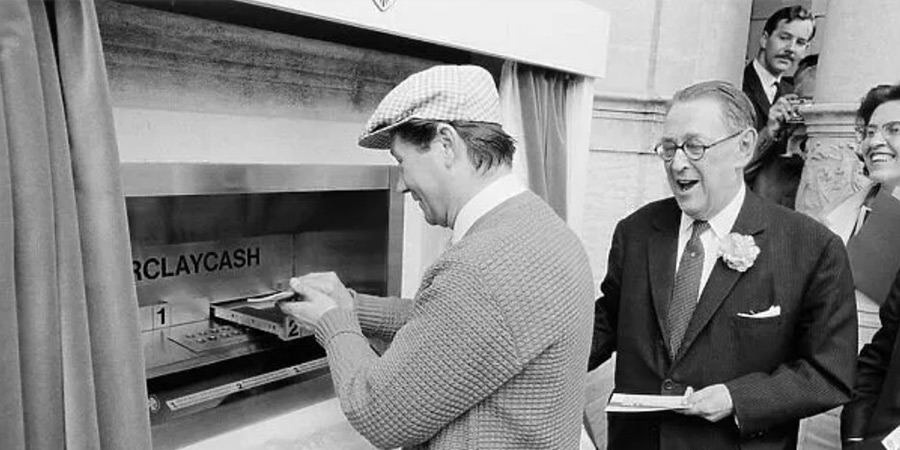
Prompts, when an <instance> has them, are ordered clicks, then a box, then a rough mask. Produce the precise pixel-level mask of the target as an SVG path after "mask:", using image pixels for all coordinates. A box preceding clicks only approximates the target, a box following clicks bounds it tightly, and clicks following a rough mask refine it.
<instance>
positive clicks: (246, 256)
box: [131, 247, 259, 281]
mask: <svg viewBox="0 0 900 450" xmlns="http://www.w3.org/2000/svg"><path fill="white" fill-rule="evenodd" d="M258 265H259V247H250V248H238V249H233V250H221V251H209V252H200V253H187V254H182V255H177V257H176V256H160V257H156V256H151V257H148V258H145V259H143V260H133V261H132V262H131V268H132V270H133V271H134V279H135V281H143V280H155V279H157V278H160V277H162V278H169V277H178V276H182V275H194V274H198V273H204V272H218V271H222V270H232V269H242V268H245V267H252V266H258Z"/></svg>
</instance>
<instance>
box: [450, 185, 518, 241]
mask: <svg viewBox="0 0 900 450" xmlns="http://www.w3.org/2000/svg"><path fill="white" fill-rule="evenodd" d="M525 190H526V189H525V186H524V185H523V184H522V182H521V181H519V179H518V178H517V177H516V175H514V174H509V175H503V176H502V177H500V178H498V179H497V180H496V181H494V182H493V183H491V184H489V185H487V187H485V188H484V189H482V190H481V192H479V193H477V194H475V196H474V197H472V198H470V199H469V201H468V202H466V204H465V205H463V207H462V209H460V210H459V214H457V215H456V221H455V222H454V224H453V236H451V238H450V243H451V244H455V243H457V242H459V240H460V239H462V238H463V236H465V235H466V232H467V231H469V228H472V225H474V224H475V222H477V221H478V219H480V218H481V217H482V216H484V215H485V214H487V213H488V212H490V210H492V209H494V208H496V207H497V206H499V205H500V204H501V203H503V202H505V201H507V200H509V199H511V198H513V197H515V196H516V195H519V194H521V193H522V192H525Z"/></svg>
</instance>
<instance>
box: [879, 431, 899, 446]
mask: <svg viewBox="0 0 900 450" xmlns="http://www.w3.org/2000/svg"><path fill="white" fill-rule="evenodd" d="M881 445H883V446H884V448H886V449H887V450H898V449H900V427H897V428H894V431H891V434H889V435H887V436H886V437H885V438H884V439H882V441H881Z"/></svg>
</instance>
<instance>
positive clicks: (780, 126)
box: [766, 94, 798, 139]
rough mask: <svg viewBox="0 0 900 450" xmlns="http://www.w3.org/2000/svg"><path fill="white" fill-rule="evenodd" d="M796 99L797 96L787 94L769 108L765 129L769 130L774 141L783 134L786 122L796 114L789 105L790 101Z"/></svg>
mask: <svg viewBox="0 0 900 450" xmlns="http://www.w3.org/2000/svg"><path fill="white" fill-rule="evenodd" d="M796 98H797V94H787V95H785V96H783V97H779V98H778V100H775V103H774V104H773V105H772V107H771V108H769V121H768V123H767V124H766V128H768V129H769V132H770V133H772V136H774V137H775V138H776V139H778V138H780V137H781V135H782V134H783V133H784V132H785V130H784V128H785V125H786V124H787V123H788V120H790V119H791V118H792V117H795V116H796V115H797V114H798V113H797V111H796V110H795V108H794V106H793V105H792V104H791V101H792V100H794V99H796Z"/></svg>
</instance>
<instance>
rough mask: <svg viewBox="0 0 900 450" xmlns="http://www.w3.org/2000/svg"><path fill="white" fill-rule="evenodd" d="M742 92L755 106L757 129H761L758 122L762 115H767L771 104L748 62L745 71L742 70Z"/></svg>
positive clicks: (751, 63) (751, 65)
mask: <svg viewBox="0 0 900 450" xmlns="http://www.w3.org/2000/svg"><path fill="white" fill-rule="evenodd" d="M744 92H746V93H747V94H748V97H750V101H752V102H753V104H754V106H756V113H757V117H756V120H757V128H761V124H760V123H759V122H760V121H761V119H762V118H763V116H764V115H768V113H769V108H771V107H772V103H770V102H769V96H767V95H766V91H765V89H763V85H762V81H760V80H759V76H758V75H757V74H756V70H755V69H754V68H753V62H752V61H751V62H750V64H747V67H746V69H744ZM763 113H764V114H763ZM762 125H765V123H763V124H762Z"/></svg>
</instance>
